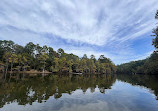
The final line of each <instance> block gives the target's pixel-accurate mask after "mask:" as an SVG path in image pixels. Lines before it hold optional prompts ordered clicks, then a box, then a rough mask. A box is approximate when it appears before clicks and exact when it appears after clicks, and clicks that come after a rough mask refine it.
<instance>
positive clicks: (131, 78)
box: [117, 74, 158, 100]
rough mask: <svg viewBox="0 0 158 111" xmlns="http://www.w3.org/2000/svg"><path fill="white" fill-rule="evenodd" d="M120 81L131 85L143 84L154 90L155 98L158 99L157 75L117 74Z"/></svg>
mask: <svg viewBox="0 0 158 111" xmlns="http://www.w3.org/2000/svg"><path fill="white" fill-rule="evenodd" d="M117 78H118V79H119V80H121V81H124V82H128V83H130V84H132V85H139V86H144V87H146V88H149V89H151V90H152V91H154V94H155V96H156V99H157V100H158V76H154V75H153V76H151V75H127V74H124V75H117Z"/></svg>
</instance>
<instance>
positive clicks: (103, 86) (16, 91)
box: [0, 74, 158, 111]
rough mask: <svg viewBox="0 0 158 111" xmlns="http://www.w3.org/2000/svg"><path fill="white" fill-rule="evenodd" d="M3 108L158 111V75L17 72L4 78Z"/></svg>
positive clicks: (16, 110) (10, 110)
mask: <svg viewBox="0 0 158 111" xmlns="http://www.w3.org/2000/svg"><path fill="white" fill-rule="evenodd" d="M0 111H158V76H147V75H48V76H45V77H42V76H36V77H30V76H25V77H23V76H22V75H19V74H17V75H16V74H15V75H14V76H13V77H12V78H8V79H6V80H5V81H4V80H3V79H1V80H0Z"/></svg>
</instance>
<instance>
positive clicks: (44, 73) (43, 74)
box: [43, 63, 45, 76]
mask: <svg viewBox="0 0 158 111" xmlns="http://www.w3.org/2000/svg"><path fill="white" fill-rule="evenodd" d="M44 71H45V63H44V66H43V76H44V75H45V73H44Z"/></svg>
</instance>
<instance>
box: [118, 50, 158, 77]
mask: <svg viewBox="0 0 158 111" xmlns="http://www.w3.org/2000/svg"><path fill="white" fill-rule="evenodd" d="M117 73H118V74H152V75H153V74H157V75H158V53H156V52H154V53H153V54H151V56H150V57H148V58H147V59H144V60H139V61H132V62H129V63H125V64H121V65H118V66H117Z"/></svg>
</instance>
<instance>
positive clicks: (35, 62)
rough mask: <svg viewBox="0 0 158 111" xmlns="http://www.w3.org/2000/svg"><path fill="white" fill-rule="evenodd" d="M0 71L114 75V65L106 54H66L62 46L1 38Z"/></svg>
mask: <svg viewBox="0 0 158 111" xmlns="http://www.w3.org/2000/svg"><path fill="white" fill-rule="evenodd" d="M0 71H1V72H3V74H4V75H5V76H6V75H7V73H10V74H12V73H14V72H20V73H42V74H45V73H57V72H60V73H61V72H62V73H76V74H85V73H86V74H87V73H88V74H98V73H101V74H113V73H116V66H115V64H114V63H113V62H112V61H111V60H110V59H109V58H107V57H105V56H104V55H100V57H99V58H98V59H96V58H95V56H94V55H91V56H90V58H88V57H87V55H86V54H84V55H83V57H81V58H80V57H78V56H77V55H74V54H72V53H71V54H67V53H65V52H64V50H63V49H61V48H60V49H58V50H57V51H55V50H54V49H53V48H52V47H47V46H46V45H45V46H42V47H41V46H40V45H39V44H34V43H32V42H29V43H28V44H26V45H25V46H21V45H18V44H15V43H14V42H13V41H11V40H9V41H8V40H0Z"/></svg>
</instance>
